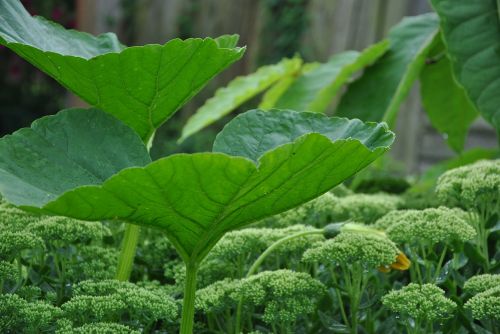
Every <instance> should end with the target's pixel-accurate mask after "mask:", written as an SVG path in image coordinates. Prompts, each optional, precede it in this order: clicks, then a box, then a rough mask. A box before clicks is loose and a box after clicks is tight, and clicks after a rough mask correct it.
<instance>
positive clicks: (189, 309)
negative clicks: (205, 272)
mask: <svg viewBox="0 0 500 334" xmlns="http://www.w3.org/2000/svg"><path fill="white" fill-rule="evenodd" d="M197 272H198V263H195V262H190V263H186V282H185V285H184V299H183V301H182V318H181V330H180V334H192V333H193V325H194V298H195V294H196V275H197Z"/></svg>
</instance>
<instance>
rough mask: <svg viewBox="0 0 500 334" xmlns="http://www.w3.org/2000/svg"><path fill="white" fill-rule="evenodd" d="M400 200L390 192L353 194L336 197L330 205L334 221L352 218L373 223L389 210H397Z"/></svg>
mask: <svg viewBox="0 0 500 334" xmlns="http://www.w3.org/2000/svg"><path fill="white" fill-rule="evenodd" d="M401 203H402V200H401V198H400V197H399V196H396V195H390V194H383V193H379V194H355V195H349V196H345V197H342V198H337V199H336V200H335V202H334V204H333V206H332V217H333V220H334V221H346V220H353V221H357V222H362V223H366V224H371V223H374V222H375V221H376V220H377V219H379V218H380V217H382V216H383V215H385V214H387V213H388V212H390V211H393V210H397V209H398V207H399V206H400V205H401Z"/></svg>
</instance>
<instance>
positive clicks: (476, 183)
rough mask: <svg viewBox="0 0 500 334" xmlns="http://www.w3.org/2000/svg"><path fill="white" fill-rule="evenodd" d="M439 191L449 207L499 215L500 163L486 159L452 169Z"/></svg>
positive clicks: (440, 196)
mask: <svg viewBox="0 0 500 334" xmlns="http://www.w3.org/2000/svg"><path fill="white" fill-rule="evenodd" d="M436 192H437V194H438V196H439V198H440V199H441V200H442V201H443V202H445V203H447V204H449V205H452V206H460V207H464V208H466V209H470V210H485V209H486V210H488V211H490V214H494V213H497V214H498V213H499V211H500V160H482V161H479V162H476V163H474V164H470V165H467V166H463V167H459V168H455V169H452V170H449V171H447V172H446V173H444V174H443V175H441V177H440V178H439V179H438V182H437V186H436ZM485 206H486V207H485Z"/></svg>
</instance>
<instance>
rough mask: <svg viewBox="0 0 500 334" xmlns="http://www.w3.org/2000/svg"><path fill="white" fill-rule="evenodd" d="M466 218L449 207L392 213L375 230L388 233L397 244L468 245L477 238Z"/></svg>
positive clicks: (461, 212)
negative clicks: (453, 243)
mask: <svg viewBox="0 0 500 334" xmlns="http://www.w3.org/2000/svg"><path fill="white" fill-rule="evenodd" d="M465 215H466V213H465V212H463V211H461V210H459V209H449V208H446V207H439V208H429V209H425V210H400V211H392V212H390V213H388V214H387V215H385V216H384V217H382V218H380V219H379V220H378V221H377V222H376V223H375V227H376V228H379V229H382V230H385V232H386V233H387V235H388V236H389V238H390V239H391V240H394V241H395V242H396V243H407V244H420V243H425V244H431V245H433V244H437V243H452V242H465V241H467V240H471V239H473V238H474V237H475V236H476V232H475V230H474V228H473V227H471V226H470V225H469V224H468V223H467V221H466V219H465V217H466V216H465Z"/></svg>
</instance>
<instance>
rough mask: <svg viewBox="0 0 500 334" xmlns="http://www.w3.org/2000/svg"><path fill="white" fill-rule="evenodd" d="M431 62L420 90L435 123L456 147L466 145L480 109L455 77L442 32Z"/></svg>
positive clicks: (430, 54)
mask: <svg viewBox="0 0 500 334" xmlns="http://www.w3.org/2000/svg"><path fill="white" fill-rule="evenodd" d="M428 59H429V61H428V63H427V64H426V65H425V66H424V68H423V69H422V72H421V73H420V94H421V96H422V102H423V105H424V109H425V111H426V112H427V115H428V116H429V120H430V121H431V123H432V125H433V126H434V127H435V128H436V129H437V130H438V131H439V132H440V133H442V134H443V135H445V136H446V142H447V143H448V145H449V146H450V147H451V148H452V149H453V150H454V151H455V152H461V151H462V150H463V149H464V142H465V138H466V137H467V132H468V131H469V127H470V125H471V124H472V122H474V120H475V119H476V117H477V115H478V112H477V110H476V108H475V107H474V105H473V104H472V103H471V101H470V100H469V98H468V96H467V94H466V92H465V90H464V89H463V88H462V86H460V85H459V84H458V83H457V82H456V81H455V79H454V78H453V72H452V68H451V63H450V60H449V58H448V57H447V56H446V54H445V50H444V45H443V43H442V39H441V34H440V35H438V36H437V38H436V42H435V46H433V47H432V50H431V51H430V52H429V55H428Z"/></svg>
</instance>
